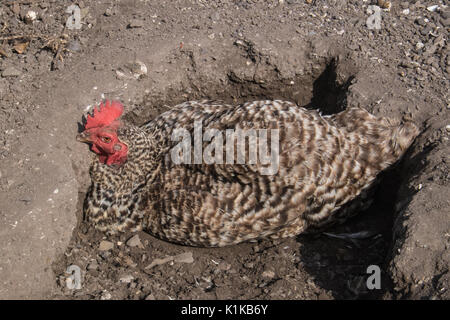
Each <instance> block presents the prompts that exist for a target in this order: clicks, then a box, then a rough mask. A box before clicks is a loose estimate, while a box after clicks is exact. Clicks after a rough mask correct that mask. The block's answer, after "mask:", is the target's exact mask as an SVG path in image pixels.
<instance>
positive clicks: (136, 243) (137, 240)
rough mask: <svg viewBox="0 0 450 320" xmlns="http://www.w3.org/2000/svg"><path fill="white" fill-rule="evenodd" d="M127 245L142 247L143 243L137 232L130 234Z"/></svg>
mask: <svg viewBox="0 0 450 320" xmlns="http://www.w3.org/2000/svg"><path fill="white" fill-rule="evenodd" d="M127 246H129V247H138V248H140V249H144V245H143V244H142V242H141V239H140V238H139V235H138V234H136V235H134V236H132V237H131V238H130V239H128V241H127Z"/></svg>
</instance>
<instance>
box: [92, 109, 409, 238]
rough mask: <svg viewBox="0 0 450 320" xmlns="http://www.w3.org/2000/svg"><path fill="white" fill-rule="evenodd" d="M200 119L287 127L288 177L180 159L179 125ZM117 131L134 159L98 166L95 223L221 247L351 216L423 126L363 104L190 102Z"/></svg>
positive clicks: (283, 147) (282, 144)
mask: <svg viewBox="0 0 450 320" xmlns="http://www.w3.org/2000/svg"><path fill="white" fill-rule="evenodd" d="M195 120H201V122H202V126H203V129H204V130H206V129H208V128H216V129H218V130H219V131H220V132H223V133H224V136H225V131H226V130H227V129H234V130H236V129H269V130H272V129H278V130H279V166H278V171H277V172H276V173H275V174H272V175H270V174H269V175H267V174H262V172H263V170H264V167H267V166H264V165H262V164H261V163H260V162H257V163H256V164H248V163H245V164H236V163H234V164H206V163H205V162H203V163H202V164H175V163H174V162H173V161H172V159H171V155H170V153H171V150H172V149H173V148H174V146H175V145H177V144H178V143H179V142H178V141H172V140H173V139H171V136H172V134H173V132H174V130H175V129H177V128H183V129H187V130H188V131H189V132H190V133H192V136H193V135H194V134H193V131H194V121H195ZM117 134H118V138H119V140H120V141H122V142H123V143H124V144H126V145H127V146H128V155H127V161H126V162H125V163H124V164H122V165H121V166H119V167H114V166H108V165H106V164H102V163H100V162H99V161H97V160H96V161H94V163H93V165H92V167H91V170H90V173H91V178H92V185H91V187H90V189H89V191H88V195H87V197H86V202H85V215H86V217H87V218H88V219H89V220H91V221H93V222H94V224H95V225H96V227H97V228H99V229H100V230H103V231H108V232H110V233H114V232H116V231H125V230H128V229H131V230H144V231H147V232H149V233H151V234H153V235H155V236H157V237H159V238H162V239H165V240H168V241H172V242H176V243H180V244H185V245H194V246H212V247H216V246H226V245H232V244H236V243H239V242H243V241H246V240H251V239H260V238H269V237H270V238H279V237H290V236H295V235H298V234H299V233H301V232H302V231H304V230H306V229H307V228H308V227H310V226H311V227H321V226H323V225H327V224H329V223H332V222H334V221H337V220H342V219H345V218H346V216H348V215H349V214H350V211H349V210H339V209H340V208H342V207H343V206H344V205H345V204H347V203H348V202H349V201H351V200H353V199H355V198H356V197H357V196H359V195H361V193H364V192H365V190H367V189H368V188H370V186H371V185H373V183H374V181H375V180H376V177H377V175H378V174H379V173H380V172H381V171H382V170H384V169H386V168H387V167H389V166H390V165H391V164H393V163H394V162H396V161H397V160H399V158H400V157H401V156H402V154H403V153H404V152H405V150H406V149H407V148H408V147H409V145H410V144H411V143H412V141H413V140H414V138H415V136H416V135H417V134H418V130H417V127H416V126H415V125H414V124H412V123H406V124H403V125H399V124H398V123H397V124H395V123H391V121H390V120H388V119H385V118H377V117H375V116H373V115H371V114H370V113H368V112H367V111H365V110H363V109H359V108H351V109H348V110H346V111H343V112H341V113H339V114H337V115H333V116H326V117H323V116H321V115H320V114H319V113H318V112H316V111H312V110H307V109H304V108H301V107H298V106H297V105H295V104H293V103H291V102H286V101H278V100H276V101H255V102H251V103H246V104H243V105H237V106H232V105H226V104H220V103H214V102H210V101H202V102H186V103H183V104H181V105H179V106H176V107H174V108H173V109H171V110H170V111H168V112H165V113H163V114H162V115H160V116H159V117H157V118H156V119H154V120H153V121H150V122H149V123H147V124H145V125H143V126H141V127H135V126H126V125H124V126H121V127H119V129H118V130H117ZM207 144H208V143H207V142H203V146H204V147H205V146H206V145H207ZM269 145H270V144H269ZM235 146H236V145H235ZM235 150H236V149H235ZM247 160H248V159H247Z"/></svg>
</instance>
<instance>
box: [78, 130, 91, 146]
mask: <svg viewBox="0 0 450 320" xmlns="http://www.w3.org/2000/svg"><path fill="white" fill-rule="evenodd" d="M77 141H79V142H84V143H90V142H92V141H91V139H89V136H88V133H87V132H86V131H83V132H81V133H79V134H77Z"/></svg>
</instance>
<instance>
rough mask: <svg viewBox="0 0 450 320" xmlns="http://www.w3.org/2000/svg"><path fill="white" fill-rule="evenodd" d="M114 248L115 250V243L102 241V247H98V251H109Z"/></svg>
mask: <svg viewBox="0 0 450 320" xmlns="http://www.w3.org/2000/svg"><path fill="white" fill-rule="evenodd" d="M112 248H114V243H112V242H110V241H105V240H103V241H101V242H100V245H99V246H98V250H100V251H109V250H111V249H112Z"/></svg>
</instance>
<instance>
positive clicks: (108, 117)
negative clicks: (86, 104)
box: [84, 100, 123, 129]
mask: <svg viewBox="0 0 450 320" xmlns="http://www.w3.org/2000/svg"><path fill="white" fill-rule="evenodd" d="M122 112H123V105H122V104H121V103H120V102H119V101H111V102H110V101H109V100H106V101H105V104H103V102H102V103H100V105H99V106H98V109H97V107H94V112H93V114H92V115H90V114H89V115H88V116H87V118H86V124H85V126H84V129H91V128H96V127H103V126H107V125H110V124H111V123H113V122H114V120H116V119H118V118H119V117H120V115H121V114H122Z"/></svg>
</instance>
